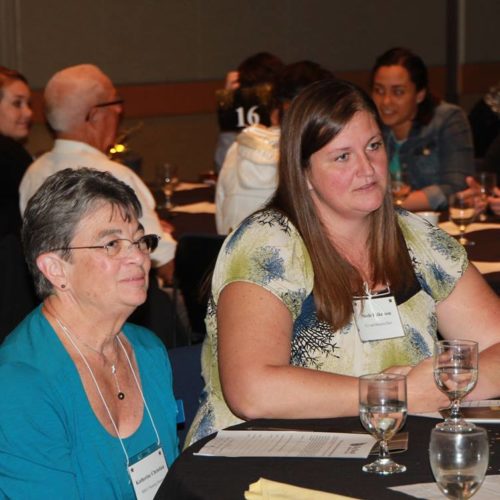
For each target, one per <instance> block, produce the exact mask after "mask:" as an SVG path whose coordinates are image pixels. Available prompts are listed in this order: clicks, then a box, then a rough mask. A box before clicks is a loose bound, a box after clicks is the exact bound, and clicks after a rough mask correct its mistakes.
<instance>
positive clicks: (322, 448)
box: [195, 430, 376, 458]
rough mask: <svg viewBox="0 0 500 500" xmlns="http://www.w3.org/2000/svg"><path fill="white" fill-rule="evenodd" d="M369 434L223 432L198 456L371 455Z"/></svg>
mask: <svg viewBox="0 0 500 500" xmlns="http://www.w3.org/2000/svg"><path fill="white" fill-rule="evenodd" d="M375 443H376V439H375V438H373V437H372V436H371V435H369V434H351V433H338V432H305V431H304V432H303V431H269V430H262V431H259V430H252V431H243V430H242V431H238V430H234V431H219V432H218V433H217V436H216V437H215V438H214V439H212V440H211V441H209V442H208V443H207V444H206V445H205V446H203V448H202V449H201V450H200V451H199V452H198V453H195V455H203V456H214V457H314V458H367V457H368V454H369V453H370V450H371V449H372V447H373V445H374V444H375Z"/></svg>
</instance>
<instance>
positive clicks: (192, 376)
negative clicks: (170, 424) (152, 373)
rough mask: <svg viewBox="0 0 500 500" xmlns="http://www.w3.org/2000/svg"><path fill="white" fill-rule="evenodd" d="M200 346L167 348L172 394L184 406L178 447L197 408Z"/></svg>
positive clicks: (199, 386)
mask: <svg viewBox="0 0 500 500" xmlns="http://www.w3.org/2000/svg"><path fill="white" fill-rule="evenodd" d="M201 346H202V344H194V345H190V346H182V347H176V348H174V349H169V350H168V357H169V359H170V364H171V365H172V375H173V380H174V395H175V397H176V399H180V400H182V402H183V406H184V415H185V420H184V423H182V424H178V426H177V432H178V435H179V447H180V449H182V447H183V445H184V440H185V439H186V434H187V432H188V430H189V427H190V425H191V422H192V421H193V418H194V416H195V415H196V411H197V410H198V406H199V397H200V394H201V391H202V389H203V378H202V377H201Z"/></svg>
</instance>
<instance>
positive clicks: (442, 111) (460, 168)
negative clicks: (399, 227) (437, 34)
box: [371, 47, 474, 210]
mask: <svg viewBox="0 0 500 500" xmlns="http://www.w3.org/2000/svg"><path fill="white" fill-rule="evenodd" d="M371 89H372V97H373V100H374V101H375V104H376V105H377V108H378V111H379V114H380V118H381V119H382V122H383V123H384V127H383V133H384V140H385V142H386V147H387V154H388V156H389V167H390V170H391V173H392V174H396V173H397V172H398V171H405V172H407V173H408V175H409V181H410V184H411V187H412V189H413V191H412V192H411V193H410V195H409V196H408V198H407V199H406V200H405V201H404V203H403V207H404V208H406V209H408V210H428V209H432V210H440V209H444V208H446V207H447V205H448V196H449V195H450V194H452V193H454V192H457V191H460V190H462V189H464V188H465V187H466V182H465V178H466V176H468V175H473V173H474V160H473V147H472V135H471V130H470V126H469V122H468V120H467V117H466V115H465V113H464V112H463V110H462V109H461V108H460V107H458V106H455V105H453V104H449V103H446V102H443V101H439V100H438V99H437V98H436V97H434V96H433V95H432V94H431V92H430V90H429V82H428V75H427V67H426V66H425V64H424V62H423V61H422V59H421V58H420V57H419V56H417V55H416V54H414V53H413V52H411V51H410V50H408V49H405V48H399V47H396V48H393V49H390V50H388V51H387V52H385V53H383V54H382V55H381V56H379V57H378V58H377V60H376V62H375V65H374V67H373V69H372V73H371Z"/></svg>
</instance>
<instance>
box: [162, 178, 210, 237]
mask: <svg viewBox="0 0 500 500" xmlns="http://www.w3.org/2000/svg"><path fill="white" fill-rule="evenodd" d="M194 186H195V187H194V188H193V189H183V190H182V191H175V192H174V195H173V196H172V202H173V203H174V205H176V210H175V211H174V212H169V211H167V210H164V209H159V210H158V214H159V216H160V218H162V219H165V220H167V221H169V222H170V223H171V224H172V225H173V226H174V231H173V233H172V236H173V237H174V238H175V239H176V240H179V238H180V237H181V236H182V235H183V234H188V233H197V234H217V231H216V228H215V214H213V213H205V212H202V213H189V212H182V206H183V205H191V204H192V203H200V202H208V203H212V204H213V203H214V199H215V186H214V185H200V184H194Z"/></svg>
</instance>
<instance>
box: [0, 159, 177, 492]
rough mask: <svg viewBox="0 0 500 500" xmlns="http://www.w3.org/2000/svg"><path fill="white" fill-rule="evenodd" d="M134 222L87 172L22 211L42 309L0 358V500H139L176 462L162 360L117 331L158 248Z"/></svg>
mask: <svg viewBox="0 0 500 500" xmlns="http://www.w3.org/2000/svg"><path fill="white" fill-rule="evenodd" d="M140 216H141V206H140V203H139V201H138V199H137V197H136V195H135V194H134V192H133V190H132V189H131V188H130V187H129V186H127V185H126V184H124V183H123V182H120V181H118V180H117V179H116V178H114V177H113V176H112V175H111V174H109V173H105V172H100V171H97V170H93V169H88V168H81V169H78V170H72V169H65V170H62V171H60V172H58V173H56V174H54V175H52V176H51V177H49V178H48V179H47V180H46V181H45V182H44V184H43V185H42V187H41V188H40V189H39V190H38V191H37V193H36V194H35V195H34V196H33V198H32V199H31V200H30V202H29V204H28V206H27V209H26V212H25V215H24V224H23V231H22V236H23V244H24V249H25V254H26V259H27V261H28V265H29V267H30V270H31V272H32V274H33V276H34V279H35V285H36V288H37V291H38V293H39V295H40V297H41V298H42V299H43V303H42V304H41V306H40V307H38V308H37V309H35V310H34V311H33V312H32V313H31V314H30V315H28V316H27V317H26V318H25V319H24V321H23V322H22V323H20V324H19V326H18V327H17V328H16V329H15V330H14V331H13V332H12V333H11V334H10V335H9V336H8V337H7V339H6V340H5V342H4V343H3V345H2V346H1V348H0V378H1V380H2V385H1V389H0V428H1V432H0V471H1V472H0V474H1V477H2V480H1V483H0V496H1V497H4V496H5V497H7V498H28V497H29V498H33V497H36V498H42V497H44V498H120V499H123V498H130V499H133V498H136V497H137V498H145V497H144V496H143V494H144V492H146V491H148V492H151V491H155V489H156V488H157V487H158V486H159V484H160V483H161V480H162V478H163V477H164V475H165V474H166V471H167V467H168V466H169V465H170V464H171V463H172V462H173V460H174V459H175V457H176V455H177V452H178V450H177V436H176V404H175V400H174V396H173V392H172V375H171V368H170V364H169V361H168V357H167V354H166V351H165V348H164V347H163V344H162V343H161V342H160V340H159V339H157V338H156V337H155V336H154V335H153V334H152V333H151V332H150V331H148V330H146V329H144V328H140V327H137V326H135V325H132V324H129V323H126V322H125V321H126V319H127V318H128V316H129V315H130V314H131V313H132V312H133V311H134V309H135V308H136V307H137V306H138V305H140V304H142V303H143V302H144V300H145V299H146V291H147V287H148V271H149V268H150V265H151V262H150V254H151V252H153V251H154V249H155V248H156V246H157V244H158V239H159V237H158V236H156V235H154V234H144V229H143V227H142V226H141V224H140V223H139V222H138V220H139V218H140ZM139 463H140V465H139ZM134 490H135V491H134ZM147 498H149V497H147Z"/></svg>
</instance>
